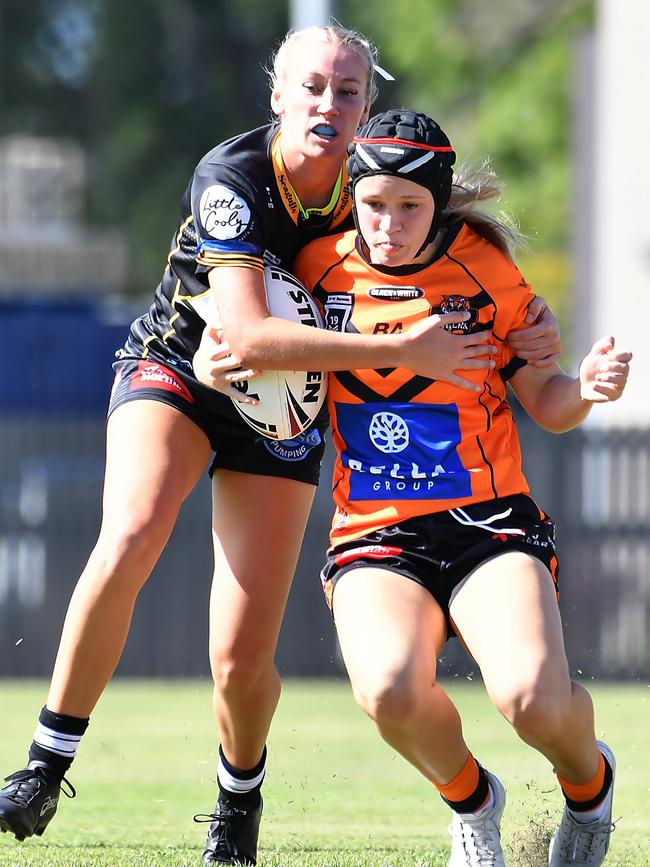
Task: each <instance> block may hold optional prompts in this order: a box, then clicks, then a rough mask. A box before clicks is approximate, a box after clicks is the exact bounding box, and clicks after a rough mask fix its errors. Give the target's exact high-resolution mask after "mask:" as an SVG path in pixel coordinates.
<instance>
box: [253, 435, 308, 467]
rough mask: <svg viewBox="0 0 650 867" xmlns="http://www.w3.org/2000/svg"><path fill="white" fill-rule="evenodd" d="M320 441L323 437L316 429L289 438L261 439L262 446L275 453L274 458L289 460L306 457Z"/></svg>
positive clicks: (299, 459) (300, 459)
mask: <svg viewBox="0 0 650 867" xmlns="http://www.w3.org/2000/svg"><path fill="white" fill-rule="evenodd" d="M322 441H323V438H322V437H321V435H320V431H318V430H311V431H307V433H302V434H300V436H297V437H296V438H295V439H291V440H279V441H272V440H269V439H264V440H262V442H263V444H264V446H265V447H266V448H267V449H268V451H270V452H271V454H272V455H275V457H276V458H280V460H281V461H291V462H294V461H302V460H303V459H304V458H305V457H307V455H308V454H309V452H310V451H311V450H312V449H313V448H315V447H316V446H319V445H320V444H321V442H322Z"/></svg>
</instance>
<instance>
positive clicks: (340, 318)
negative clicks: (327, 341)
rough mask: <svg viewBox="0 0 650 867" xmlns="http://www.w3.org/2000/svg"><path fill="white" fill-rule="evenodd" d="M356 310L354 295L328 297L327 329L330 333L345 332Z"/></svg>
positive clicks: (326, 305) (346, 293) (343, 294)
mask: <svg viewBox="0 0 650 867" xmlns="http://www.w3.org/2000/svg"><path fill="white" fill-rule="evenodd" d="M353 309H354V295H352V293H348V292H339V293H338V294H335V295H328V296H327V301H326V302H325V317H324V318H325V328H326V329H327V330H328V331H345V329H346V327H347V324H348V322H349V321H350V317H351V316H352V311H353Z"/></svg>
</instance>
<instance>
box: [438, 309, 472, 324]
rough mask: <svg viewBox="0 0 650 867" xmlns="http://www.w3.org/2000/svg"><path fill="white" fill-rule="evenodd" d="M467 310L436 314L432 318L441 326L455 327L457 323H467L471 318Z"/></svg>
mask: <svg viewBox="0 0 650 867" xmlns="http://www.w3.org/2000/svg"><path fill="white" fill-rule="evenodd" d="M471 315H472V314H471V313H470V312H469V310H457V311H455V312H454V313H438V314H436V316H435V317H434V318H436V319H437V320H438V322H439V323H440V324H441V325H442V326H445V325H456V324H457V323H459V322H467V320H468V319H469V318H470V317H471Z"/></svg>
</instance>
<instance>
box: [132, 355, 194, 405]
mask: <svg viewBox="0 0 650 867" xmlns="http://www.w3.org/2000/svg"><path fill="white" fill-rule="evenodd" d="M139 388H156V389H158V390H161V391H171V392H173V393H174V394H178V395H180V396H181V397H183V398H185V400H186V401H187V402H188V403H194V398H193V397H192V394H191V393H190V391H189V389H188V388H187V386H186V385H185V383H183V382H181V380H180V379H179V378H178V377H177V376H176V374H175V373H174V372H173V371H172V370H170V369H169V368H168V367H165V366H164V365H163V364H158V362H155V361H139V362H138V370H137V372H136V373H134V375H133V377H132V378H131V382H130V383H129V391H135V390H136V389H139Z"/></svg>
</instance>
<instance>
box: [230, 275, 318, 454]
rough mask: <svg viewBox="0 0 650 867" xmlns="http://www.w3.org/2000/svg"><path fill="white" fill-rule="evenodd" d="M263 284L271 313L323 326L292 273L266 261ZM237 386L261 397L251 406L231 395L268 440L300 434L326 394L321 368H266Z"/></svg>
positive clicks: (316, 308)
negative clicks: (267, 263)
mask: <svg viewBox="0 0 650 867" xmlns="http://www.w3.org/2000/svg"><path fill="white" fill-rule="evenodd" d="M264 285H265V287H266V300H267V303H268V307H269V311H270V313H271V315H272V316H278V317H280V318H282V319H289V320H290V321H291V322H298V323H300V324H301V325H311V326H312V327H314V328H322V327H323V318H322V316H321V314H320V310H319V308H318V305H317V304H316V302H315V301H314V299H313V298H312V296H311V295H310V294H309V292H308V291H307V290H306V289H305V287H304V286H303V285H302V283H301V282H300V281H299V280H297V279H296V278H295V277H294V276H293V274H289V273H288V272H287V271H283V270H282V268H277V267H275V266H274V265H267V266H266V268H265V269H264ZM236 387H237V388H238V389H239V390H240V391H242V392H243V393H245V394H246V395H248V396H249V397H254V398H257V399H258V400H259V403H258V404H257V405H256V406H251V405H249V404H243V403H239V402H238V401H236V400H235V399H234V398H232V402H233V403H234V404H235V407H236V409H237V412H238V413H239V414H240V415H241V417H242V418H243V419H244V421H245V422H246V423H247V424H248V425H250V427H252V428H253V430H255V431H257V433H259V434H261V435H262V436H265V437H268V438H269V439H272V440H290V439H293V438H294V437H297V436H299V435H300V434H301V433H303V431H305V430H306V429H307V428H308V427H309V425H310V424H311V423H312V422H313V421H314V419H315V418H316V416H317V415H318V413H319V411H320V409H321V407H322V406H323V403H324V401H325V394H326V392H327V374H326V373H324V372H323V371H322V370H266V371H264V372H263V373H261V374H260V375H259V376H256V377H255V378H254V379H251V380H248V381H245V382H241V383H237V385H236Z"/></svg>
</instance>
